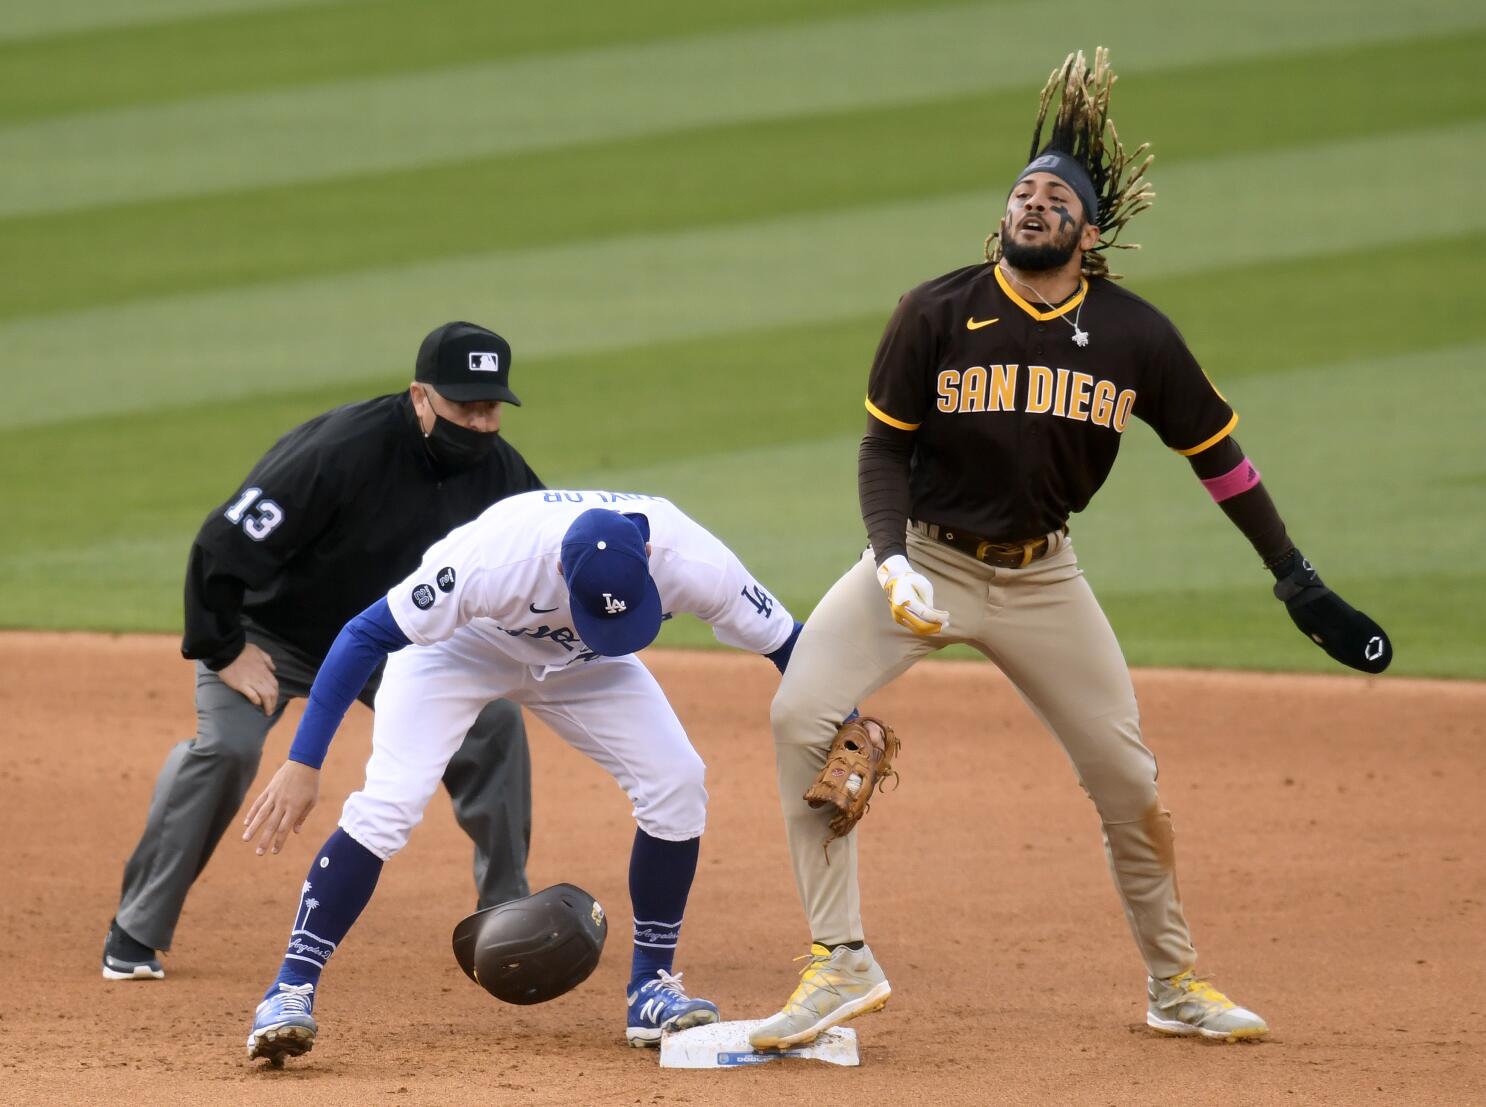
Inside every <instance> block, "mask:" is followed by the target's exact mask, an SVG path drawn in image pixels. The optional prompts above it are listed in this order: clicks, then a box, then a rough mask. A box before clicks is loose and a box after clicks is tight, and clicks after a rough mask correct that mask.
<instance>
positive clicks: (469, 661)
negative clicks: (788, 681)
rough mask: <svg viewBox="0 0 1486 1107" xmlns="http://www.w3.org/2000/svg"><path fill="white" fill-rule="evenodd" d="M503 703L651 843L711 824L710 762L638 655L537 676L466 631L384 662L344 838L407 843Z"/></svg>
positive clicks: (380, 844) (377, 847)
mask: <svg viewBox="0 0 1486 1107" xmlns="http://www.w3.org/2000/svg"><path fill="white" fill-rule="evenodd" d="M497 698H505V699H508V700H511V701H513V702H515V703H519V704H521V705H522V706H523V707H525V708H528V709H529V710H531V711H532V712H533V713H534V714H535V715H536V716H537V717H538V718H539V719H541V720H542V721H543V722H544V723H546V724H547V725H548V726H550V727H551V728H552V729H553V730H554V731H556V732H557V735H558V736H559V737H560V738H562V740H563V741H565V742H567V743H568V745H570V746H572V747H573V748H574V749H576V750H578V751H579V752H580V753H583V754H585V755H587V756H588V757H590V758H592V759H593V760H594V761H596V762H598V764H599V765H601V766H602V767H603V768H604V769H605V771H607V772H608V773H609V775H610V776H612V777H613V778H614V779H615V781H616V782H617V783H618V784H619V786H620V787H621V788H623V789H624V791H625V793H626V794H627V795H628V796H629V798H630V802H631V803H632V804H633V807H634V812H633V813H634V817H635V821H636V822H637V823H638V824H639V826H640V829H642V830H644V831H645V833H647V834H649V835H650V836H651V837H654V838H663V839H666V840H668V841H686V840H688V839H691V838H696V837H699V836H700V835H701V833H702V831H703V830H704V829H705V828H706V822H707V790H706V787H705V784H704V776H705V773H706V766H705V765H704V764H703V762H702V759H701V757H700V756H699V755H698V754H697V752H696V750H694V749H693V748H692V745H691V741H690V740H689V739H688V738H687V736H686V731H685V730H684V729H683V728H682V726H681V721H680V720H679V719H677V718H676V713H675V711H673V710H672V709H671V705H670V703H669V702H668V701H667V700H666V697H665V693H664V692H662V691H661V688H660V685H659V684H657V683H656V680H655V677H653V676H652V675H651V673H650V670H649V669H647V668H645V666H644V665H643V664H642V663H641V662H640V660H639V659H638V658H636V657H634V656H629V657H606V658H599V659H597V660H594V661H588V662H579V663H577V664H575V665H572V666H569V667H568V668H566V669H561V670H558V671H555V672H549V673H547V674H546V676H545V678H544V679H537V676H536V674H534V673H533V671H532V669H531V667H530V666H528V665H526V664H524V663H521V662H518V661H514V660H512V659H511V658H509V657H507V656H506V655H504V654H502V653H500V652H499V651H497V650H496V649H495V648H493V647H492V646H491V645H490V644H489V643H488V642H487V641H486V640H484V639H483V638H481V637H480V636H479V635H478V634H476V633H474V632H472V631H471V630H470V628H468V627H465V628H461V629H460V630H459V631H457V632H456V633H455V634H454V636H453V637H452V638H449V639H448V640H447V641H444V642H439V643H437V644H435V645H432V646H410V647H407V648H405V649H403V650H400V651H399V652H397V653H395V654H393V655H392V656H391V657H390V658H388V660H387V669H386V672H385V674H384V675H383V677H382V686H381V689H380V690H379V691H378V692H377V699H376V718H375V722H374V724H373V728H372V754H371V758H370V760H368V761H367V764H366V783H365V784H364V785H363V786H362V788H361V790H360V791H358V792H353V793H351V795H350V797H349V798H348V799H347V800H346V804H345V807H344V809H343V810H342V812H341V819H340V825H341V829H343V830H344V831H345V832H346V833H347V834H349V835H350V836H351V837H352V838H354V839H355V840H356V841H358V842H360V843H361V844H362V845H363V846H365V847H366V848H367V849H368V850H370V851H371V852H372V853H373V854H375V855H376V856H378V857H380V858H381V859H382V860H384V861H385V860H387V859H388V858H390V857H391V856H392V855H393V854H395V853H397V851H398V850H400V849H402V848H403V846H405V845H406V844H407V841H408V836H409V835H410V834H411V833H412V831H413V828H414V827H415V826H417V825H418V823H419V822H421V821H422V819H423V811H424V808H426V807H427V806H428V802H429V800H431V799H432V798H433V794H434V792H435V791H437V790H438V786H439V781H440V780H441V779H442V777H443V774H444V769H445V767H446V766H447V765H448V763H449V759H450V758H452V757H453V756H454V754H455V753H456V752H457V751H458V749H459V744H460V742H462V741H463V740H464V735H465V733H466V732H467V731H468V730H469V728H470V724H471V723H472V722H473V721H474V718H475V716H476V715H477V714H479V712H480V709H481V708H483V707H484V706H485V705H486V704H487V703H489V702H490V701H491V700H493V699H497Z"/></svg>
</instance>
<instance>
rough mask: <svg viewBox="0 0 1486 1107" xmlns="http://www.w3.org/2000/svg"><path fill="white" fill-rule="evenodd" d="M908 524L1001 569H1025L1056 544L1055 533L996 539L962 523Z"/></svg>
mask: <svg viewBox="0 0 1486 1107" xmlns="http://www.w3.org/2000/svg"><path fill="white" fill-rule="evenodd" d="M908 525H909V526H910V527H912V528H913V529H914V530H915V531H917V532H918V533H919V534H922V535H923V536H924V537H925V538H932V539H934V541H936V542H943V543H944V544H945V545H946V546H953V547H954V548H955V549H957V550H959V551H960V552H961V553H967V554H969V555H970V556H971V557H973V558H975V560H976V561H983V562H985V563H986V564H987V565H994V566H996V568H998V569H1025V568H1026V567H1027V566H1028V565H1030V564H1032V562H1034V561H1036V560H1037V559H1038V558H1042V557H1046V556H1047V554H1048V550H1049V549H1051V548H1052V543H1051V542H1050V541H1049V539H1050V538H1051V537H1052V536H1051V535H1047V534H1044V535H1042V537H1040V538H1028V539H1027V540H1026V541H1025V542H992V541H991V540H990V539H989V538H983V537H981V536H980V535H978V534H971V533H970V532H969V531H967V530H960V529H959V528H958V527H942V526H940V525H939V524H938V523H921V522H919V521H918V520H917V519H910V520H908ZM1057 533H1059V534H1067V533H1068V528H1067V527H1066V526H1065V527H1063V528H1062V529H1061V530H1059V531H1058V532H1057Z"/></svg>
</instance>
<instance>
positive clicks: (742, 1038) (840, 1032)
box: [660, 1019, 862, 1069]
mask: <svg viewBox="0 0 1486 1107" xmlns="http://www.w3.org/2000/svg"><path fill="white" fill-rule="evenodd" d="M763 1022H764V1020H763V1019H754V1020H752V1021H751V1022H715V1023H711V1024H710V1025H707V1026H694V1027H692V1028H691V1029H690V1030H679V1031H676V1032H675V1033H671V1034H664V1035H662V1036H661V1039H660V1067H661V1068H663V1069H733V1068H742V1067H744V1066H746V1065H761V1064H765V1063H766V1062H769V1061H781V1060H784V1059H786V1058H803V1059H805V1060H810V1061H824V1062H826V1064H828V1065H860V1064H861V1063H862V1062H861V1058H859V1057H858V1056H857V1032H856V1031H855V1030H844V1029H842V1028H841V1027H839V1026H833V1027H831V1028H830V1029H829V1030H823V1031H821V1035H820V1037H818V1038H816V1039H815V1041H813V1042H811V1043H810V1044H809V1045H805V1046H796V1047H795V1048H793V1049H783V1050H775V1049H768V1050H755V1049H754V1048H753V1047H752V1046H751V1045H749V1044H748V1032H749V1031H750V1030H752V1029H753V1028H754V1027H755V1026H758V1025H760V1024H761V1023H763Z"/></svg>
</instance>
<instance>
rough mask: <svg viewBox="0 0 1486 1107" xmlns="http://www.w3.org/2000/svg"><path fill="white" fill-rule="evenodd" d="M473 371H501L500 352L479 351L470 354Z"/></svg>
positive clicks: (471, 369) (471, 370)
mask: <svg viewBox="0 0 1486 1107" xmlns="http://www.w3.org/2000/svg"><path fill="white" fill-rule="evenodd" d="M470 372H471V373H499V372H500V354H490V353H481V352H479V351H474V352H471V354H470Z"/></svg>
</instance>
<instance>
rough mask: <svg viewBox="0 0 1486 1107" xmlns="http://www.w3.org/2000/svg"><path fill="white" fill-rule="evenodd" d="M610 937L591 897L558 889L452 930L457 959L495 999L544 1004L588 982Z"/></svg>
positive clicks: (564, 887)
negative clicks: (605, 940) (605, 941)
mask: <svg viewBox="0 0 1486 1107" xmlns="http://www.w3.org/2000/svg"><path fill="white" fill-rule="evenodd" d="M608 933H609V922H608V920H607V919H606V918H605V917H604V909H603V908H602V907H600V906H599V904H598V902H597V901H596V900H595V899H594V898H593V897H592V896H591V895H589V894H588V893H587V892H585V891H584V890H583V889H582V888H579V887H576V886H575V885H572V884H554V885H553V886H552V887H550V888H544V889H542V890H541V891H540V892H536V893H534V894H533V895H529V896H527V897H526V898H525V899H514V900H511V902H509V903H502V904H498V905H497V906H495V907H487V908H485V910H483V911H476V912H475V913H474V914H473V915H470V916H469V917H468V918H466V919H464V920H462V921H461V922H460V923H459V925H458V926H456V927H455V928H454V959H455V960H456V961H458V962H459V967H460V968H462V969H463V970H464V973H465V975H466V976H468V977H469V978H470V979H471V980H473V981H474V982H475V983H476V984H478V985H480V987H482V988H484V989H485V990H486V991H487V992H489V993H490V994H491V995H493V996H494V997H495V998H496V999H499V1000H503V1001H504V1002H506V1003H520V1004H528V1003H545V1002H546V1001H547V1000H549V999H556V998H557V997H558V996H560V995H562V994H563V993H564V992H569V991H571V990H572V989H574V988H576V987H577V986H578V985H579V984H581V983H583V981H585V980H587V979H588V976H589V974H590V973H592V972H593V970H594V968H595V966H597V965H598V963H599V954H600V953H602V952H603V949H604V939H605V938H606V937H607V936H608Z"/></svg>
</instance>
